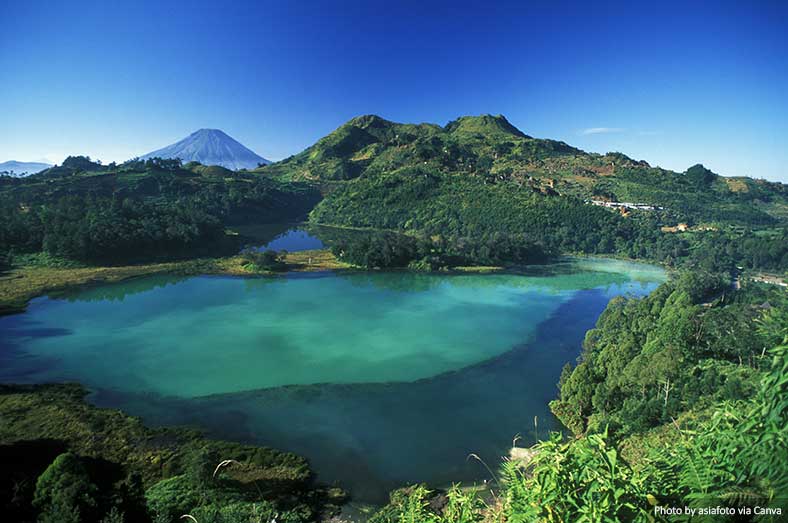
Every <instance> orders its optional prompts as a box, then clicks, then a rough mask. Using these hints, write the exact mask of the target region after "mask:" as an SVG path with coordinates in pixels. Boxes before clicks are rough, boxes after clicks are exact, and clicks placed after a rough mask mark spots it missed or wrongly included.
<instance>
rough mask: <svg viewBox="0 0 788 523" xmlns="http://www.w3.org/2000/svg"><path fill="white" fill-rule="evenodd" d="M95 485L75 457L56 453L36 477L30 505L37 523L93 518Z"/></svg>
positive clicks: (95, 503) (67, 521) (75, 522)
mask: <svg viewBox="0 0 788 523" xmlns="http://www.w3.org/2000/svg"><path fill="white" fill-rule="evenodd" d="M97 490H98V489H97V487H96V485H94V484H93V483H92V482H91V481H90V477H89V476H88V473H87V471H86V470H85V467H84V466H83V465H82V463H81V462H80V461H79V458H77V456H75V455H74V454H71V453H65V454H61V455H60V456H58V457H57V458H56V459H55V461H54V462H52V464H51V465H50V466H49V467H47V469H46V470H45V471H44V473H43V474H41V476H40V477H39V478H38V481H36V491H35V496H34V498H33V505H34V506H35V507H36V508H37V509H38V510H39V519H38V521H39V522H40V523H80V522H83V521H85V522H87V521H95V520H96V511H97V502H96V495H97Z"/></svg>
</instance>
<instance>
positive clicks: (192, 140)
mask: <svg viewBox="0 0 788 523" xmlns="http://www.w3.org/2000/svg"><path fill="white" fill-rule="evenodd" d="M156 157H158V158H180V159H181V160H183V162H184V163H186V162H192V161H193V162H200V163H201V164H203V165H219V166H221V167H225V168H227V169H232V170H234V171H237V170H239V169H254V168H255V167H257V166H258V165H259V164H268V163H271V162H269V161H268V160H266V159H265V158H263V157H262V156H260V155H258V154H256V153H255V152H254V151H252V150H250V149H248V148H247V147H245V146H244V145H242V144H241V143H239V142H238V141H236V140H234V139H233V138H231V137H230V136H228V135H227V134H225V133H224V132H222V131H220V130H219V129H200V130H199V131H196V132H194V133H192V134H190V135H189V136H187V137H186V138H184V139H183V140H180V141H179V142H176V143H174V144H172V145H168V146H167V147H164V148H162V149H158V150H156V151H153V152H150V153H148V154H145V155H143V156H141V157H140V158H141V159H143V160H147V159H148V158H156Z"/></svg>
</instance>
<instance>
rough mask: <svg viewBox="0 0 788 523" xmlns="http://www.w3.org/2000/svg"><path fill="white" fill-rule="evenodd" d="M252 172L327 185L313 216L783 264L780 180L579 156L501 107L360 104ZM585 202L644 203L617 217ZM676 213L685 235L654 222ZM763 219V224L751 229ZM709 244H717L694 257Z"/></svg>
mask: <svg viewBox="0 0 788 523" xmlns="http://www.w3.org/2000/svg"><path fill="white" fill-rule="evenodd" d="M256 172H259V173H260V174H263V175H265V176H268V177H271V178H275V179H286V180H308V181H313V182H315V183H319V184H321V186H323V188H324V190H326V191H327V193H328V194H327V196H326V197H325V199H324V200H323V201H322V202H321V203H320V204H319V205H318V206H317V207H316V208H315V209H314V210H313V211H312V213H311V215H310V220H311V221H313V222H315V223H323V224H334V225H341V226H349V227H369V228H379V229H393V230H398V231H401V232H407V233H409V234H412V235H426V236H431V237H434V236H440V237H441V238H443V239H444V241H448V242H451V243H458V242H464V243H466V244H471V243H474V242H484V241H486V240H488V239H489V238H490V237H491V236H492V235H498V236H502V235H505V236H508V237H509V238H514V239H515V240H516V241H519V242H521V243H523V244H536V245H538V246H539V247H540V248H542V249H543V250H544V251H545V252H548V253H571V252H582V253H598V254H619V255H624V256H629V257H633V258H645V259H650V260H656V261H660V262H667V263H674V264H683V263H685V262H687V261H689V264H694V265H698V264H700V263H706V264H707V265H708V263H709V260H717V261H718V263H717V262H715V263H716V264H717V267H708V268H716V269H725V270H729V269H732V268H733V266H734V265H735V264H743V265H745V266H749V267H755V268H761V269H768V270H783V269H784V268H785V267H788V250H786V249H787V248H786V245H788V237H787V236H786V232H785V215H786V214H785V210H786V209H788V204H787V203H786V202H788V190H786V187H785V186H784V185H782V184H779V183H770V182H766V181H763V180H753V179H749V178H736V179H732V178H723V177H721V176H717V175H716V174H714V173H712V172H711V171H709V170H707V169H705V168H704V167H702V166H700V165H697V166H694V167H692V168H690V169H688V171H687V172H686V173H675V172H672V171H667V170H664V169H659V168H654V167H651V166H649V165H648V164H647V163H645V162H638V161H635V160H632V159H630V158H628V157H626V156H624V155H623V154H620V153H609V154H606V155H598V154H589V153H585V152H583V151H581V150H579V149H576V148H574V147H571V146H569V145H567V144H565V143H563V142H557V141H553V140H541V139H536V138H532V137H530V136H527V135H525V134H524V133H522V132H521V131H519V130H518V129H516V128H515V127H514V126H512V125H511V124H510V123H509V122H508V121H507V120H506V119H505V118H504V117H502V116H489V115H486V116H480V117H462V118H459V119H457V120H455V121H453V122H450V123H449V124H447V125H446V126H445V127H440V126H437V125H432V124H419V125H414V124H398V123H393V122H389V121H387V120H384V119H382V118H379V117H377V116H362V117H358V118H354V119H352V120H350V121H349V122H347V123H346V124H344V125H343V126H341V127H339V128H338V129H337V130H336V131H334V132H332V133H331V134H329V135H328V136H326V137H324V138H322V139H320V140H319V141H318V142H317V143H315V145H313V146H311V147H309V148H307V149H306V150H305V151H303V152H301V153H299V154H297V155H295V156H292V157H290V158H287V159H285V160H283V161H282V162H279V163H277V164H273V165H270V166H266V167H262V168H260V169H258V170H257V171H256ZM592 200H595V201H599V202H602V201H616V202H630V203H642V204H647V205H650V206H652V207H654V209H652V210H632V211H629V212H627V213H626V214H627V215H626V216H622V215H621V214H620V213H618V212H616V211H611V210H610V209H606V208H603V207H600V206H594V205H590V204H589V202H590V201H592ZM679 223H683V224H686V226H687V228H689V229H690V230H691V233H688V234H674V233H669V232H663V231H662V230H661V227H669V226H675V225H677V224H679ZM699 226H701V227H699ZM693 227H695V230H692V228H693ZM763 228H769V229H770V232H769V234H760V235H759V234H755V231H756V230H759V229H763ZM709 247H710V248H713V249H714V251H715V252H716V255H715V256H706V254H707V251H706V252H704V254H703V255H702V256H696V251H698V250H704V251H705V250H706V249H707V248H709ZM702 259H705V262H704V261H703V260H702Z"/></svg>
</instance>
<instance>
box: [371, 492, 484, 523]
mask: <svg viewBox="0 0 788 523" xmlns="http://www.w3.org/2000/svg"><path fill="white" fill-rule="evenodd" d="M485 509H486V505H485V503H484V502H483V500H482V499H481V498H480V497H479V495H478V493H477V491H476V490H475V489H462V488H461V487H460V486H459V485H453V486H452V487H451V488H450V489H449V490H448V491H447V492H445V493H442V492H437V491H431V490H428V489H427V487H426V486H424V485H414V486H412V487H407V488H402V489H398V490H395V491H394V492H392V493H391V496H390V501H389V503H388V505H386V506H384V507H383V508H382V509H380V510H379V511H378V512H376V513H375V514H373V515H372V517H370V519H369V523H474V522H478V521H482V520H483V518H484V513H485V512H484V511H485Z"/></svg>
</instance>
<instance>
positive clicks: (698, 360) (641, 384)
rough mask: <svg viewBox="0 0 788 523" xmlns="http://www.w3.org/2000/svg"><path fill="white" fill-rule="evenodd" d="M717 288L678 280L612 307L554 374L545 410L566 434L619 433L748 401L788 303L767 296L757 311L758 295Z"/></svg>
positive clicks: (688, 277)
mask: <svg viewBox="0 0 788 523" xmlns="http://www.w3.org/2000/svg"><path fill="white" fill-rule="evenodd" d="M726 287H727V286H726V285H724V282H723V280H722V279H721V278H720V277H719V276H717V275H714V274H706V273H698V272H696V273H684V274H680V275H679V276H678V277H677V278H674V280H673V281H670V282H668V283H665V284H663V285H662V286H660V287H659V288H658V289H657V290H655V291H654V292H653V293H652V294H650V295H649V296H647V297H645V298H642V299H627V298H617V299H614V300H612V301H611V302H610V304H608V307H607V308H606V310H605V311H604V312H603V313H602V315H601V316H600V318H599V320H598V321H597V325H596V328H594V329H592V330H590V331H589V332H588V333H587V334H586V338H585V341H584V344H583V354H582V356H581V359H580V362H579V363H578V364H577V366H576V367H575V368H574V369H573V370H571V371H566V372H565V373H564V374H563V375H562V379H561V388H560V391H561V393H560V398H559V399H558V400H556V401H553V402H552V403H551V405H550V406H551V409H552V410H553V412H554V413H555V414H556V416H558V418H559V419H561V421H562V422H563V423H564V424H565V425H566V426H567V427H568V428H570V429H571V430H572V431H573V432H575V433H578V434H579V433H582V432H584V431H585V430H586V429H590V430H592V431H594V430H596V431H599V430H602V429H604V427H605V426H610V429H611V431H612V432H614V433H616V434H618V435H621V436H623V435H626V434H631V433H634V432H638V431H643V430H647V429H648V428H650V427H654V426H657V425H660V424H662V423H666V422H669V421H670V420H671V418H672V417H675V416H677V415H678V414H679V413H681V412H683V411H686V410H688V409H692V408H697V407H700V406H703V405H709V404H711V403H713V402H717V401H720V400H726V399H729V400H738V399H745V398H747V397H749V396H750V395H751V394H752V393H753V392H754V388H755V383H756V380H757V375H758V371H759V370H761V368H762V365H763V364H764V362H763V359H762V354H763V350H764V348H765V347H768V346H769V345H770V344H773V342H774V336H775V335H776V333H779V332H781V330H780V329H781V327H778V326H777V325H776V323H775V321H778V322H779V320H780V318H782V315H781V313H779V312H776V311H784V310H786V308H788V303H786V299H785V297H784V296H783V295H782V293H780V292H779V291H775V290H770V291H769V292H768V293H767V294H768V295H769V296H771V299H772V301H774V304H775V307H773V308H772V309H763V308H761V306H760V305H756V304H755V303H753V302H757V301H758V300H760V299H763V297H764V296H763V294H762V293H761V291H760V290H758V288H752V289H750V288H748V289H745V290H743V291H740V292H738V293H735V294H728V295H726V294H725V292H726V290H727V289H726ZM704 301H707V303H704ZM771 311H775V312H771ZM759 325H760V326H761V327H760V329H759V328H758V326H759Z"/></svg>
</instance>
